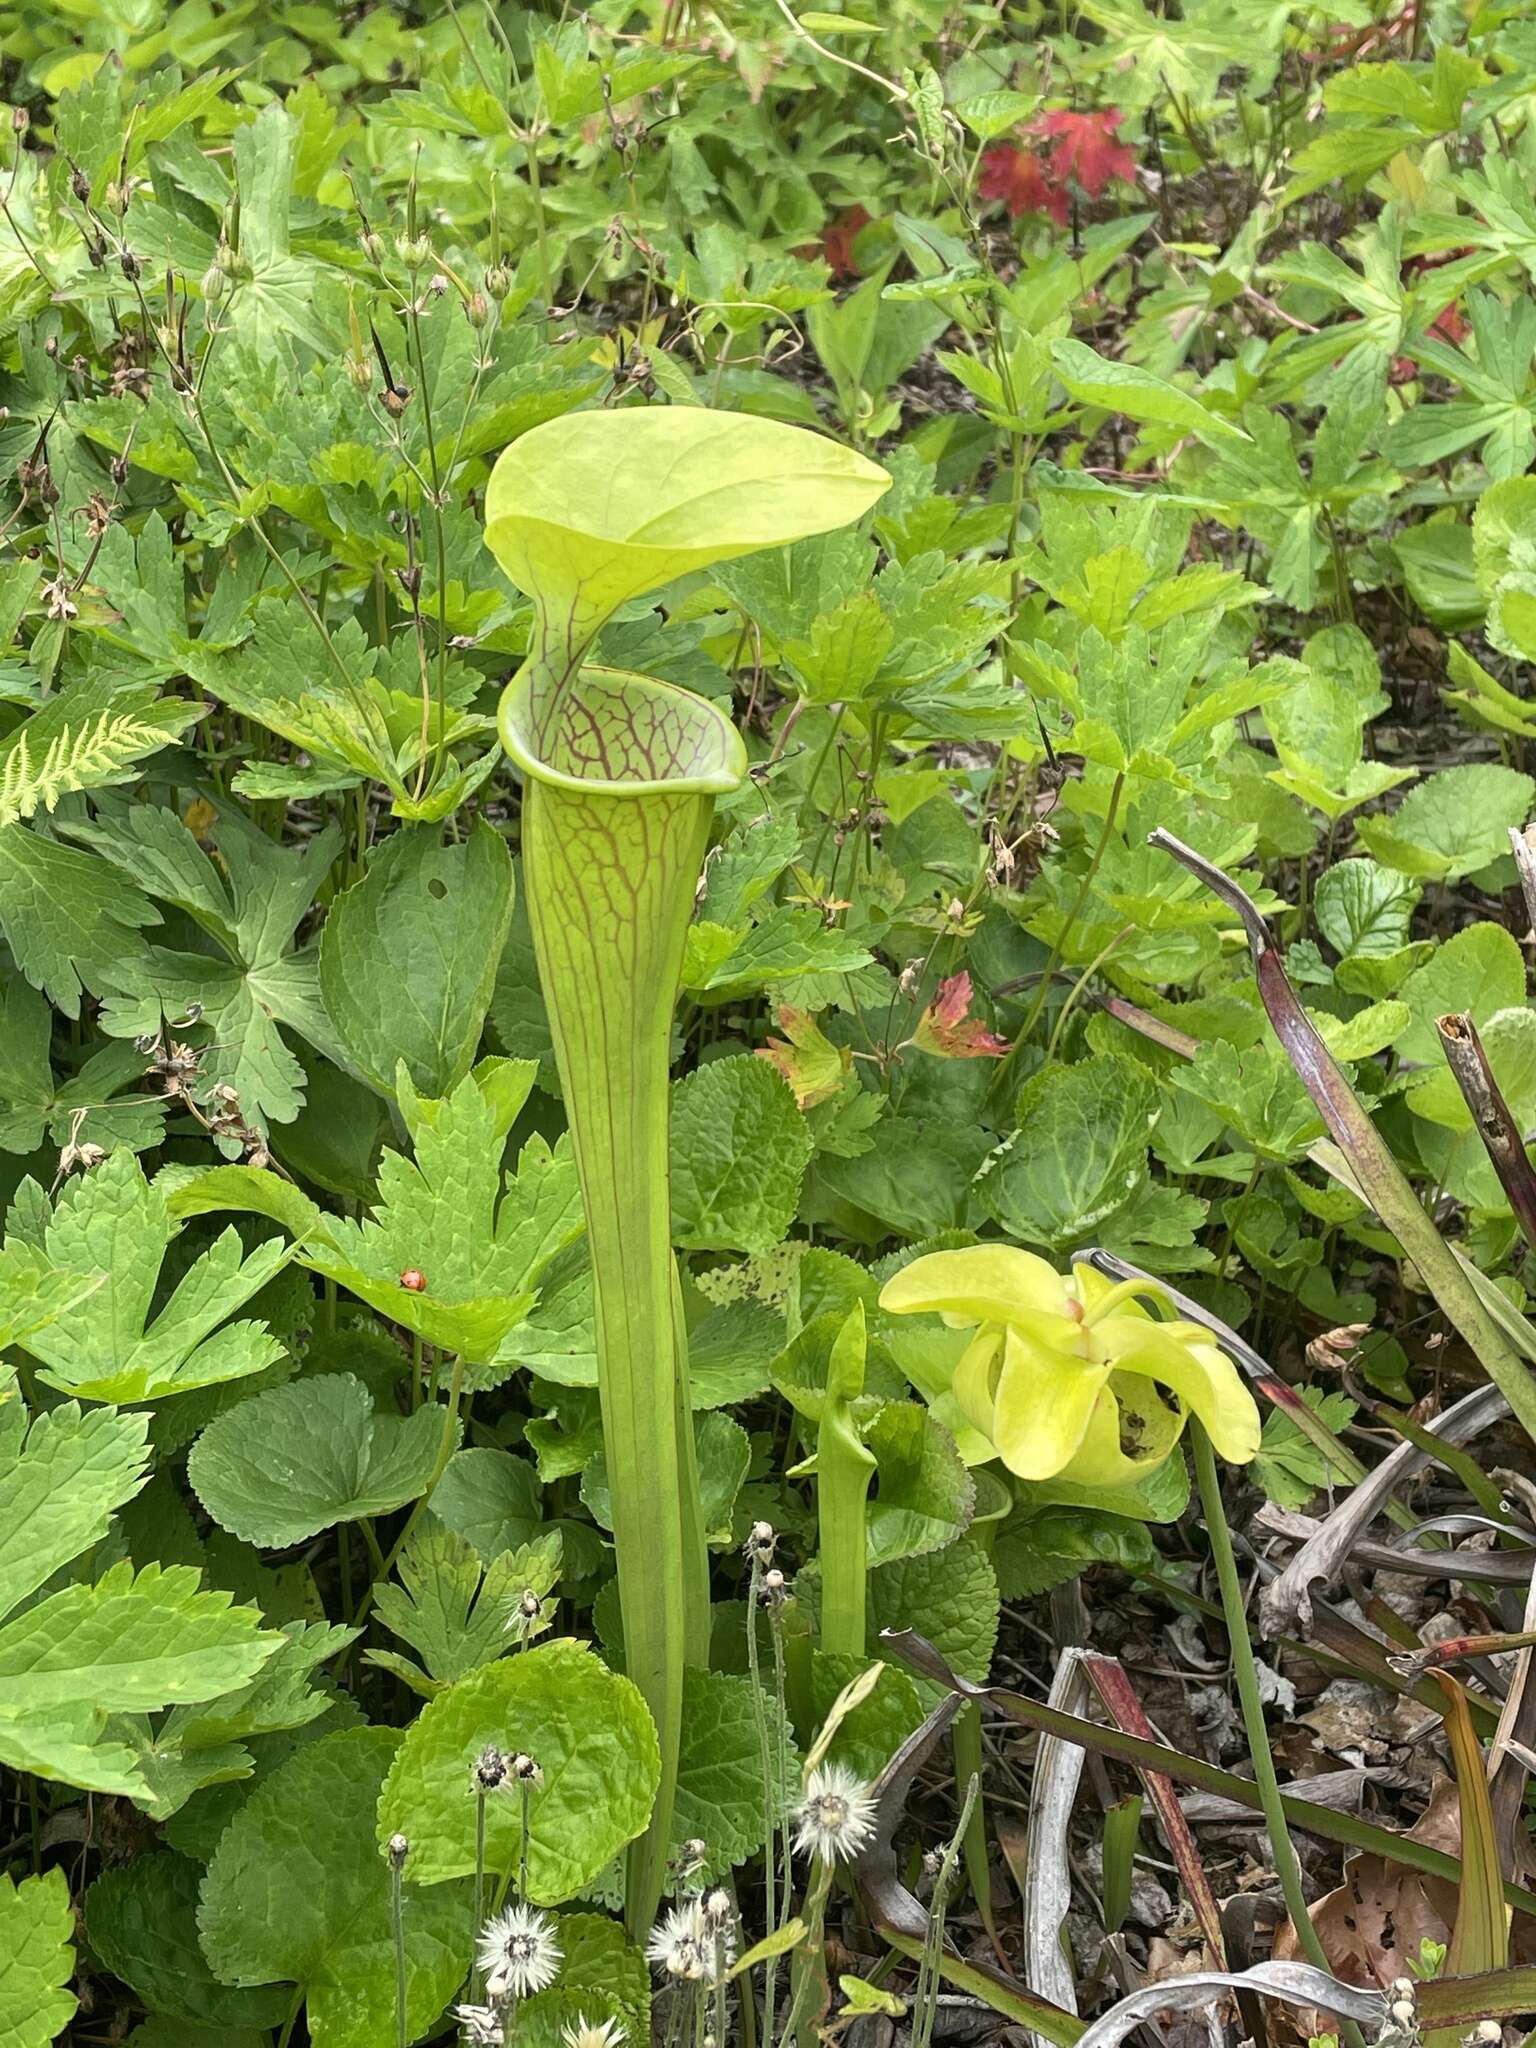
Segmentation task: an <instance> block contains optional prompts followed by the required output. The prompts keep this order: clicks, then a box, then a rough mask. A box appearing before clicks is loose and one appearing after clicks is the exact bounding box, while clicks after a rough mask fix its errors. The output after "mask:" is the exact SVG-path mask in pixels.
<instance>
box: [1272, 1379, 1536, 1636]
mask: <svg viewBox="0 0 1536 2048" xmlns="http://www.w3.org/2000/svg"><path fill="white" fill-rule="evenodd" d="M1508 1412H1509V1403H1508V1402H1507V1401H1506V1400H1505V1398H1504V1396H1503V1394H1502V1393H1501V1392H1500V1391H1499V1389H1498V1388H1497V1387H1476V1388H1474V1389H1473V1391H1472V1392H1471V1393H1470V1394H1463V1396H1462V1397H1461V1399H1460V1400H1459V1401H1457V1402H1455V1403H1454V1404H1453V1405H1452V1406H1451V1407H1449V1408H1447V1409H1446V1411H1445V1413H1444V1414H1443V1415H1440V1416H1438V1417H1437V1418H1436V1419H1435V1421H1434V1422H1433V1423H1430V1424H1428V1425H1427V1426H1426V1430H1425V1434H1426V1435H1430V1436H1435V1437H1438V1438H1439V1439H1440V1440H1441V1441H1442V1442H1444V1443H1447V1444H1461V1443H1466V1442H1467V1441H1468V1440H1469V1439H1470V1438H1472V1437H1474V1436H1476V1435H1477V1434H1478V1432H1479V1431H1480V1430H1483V1429H1486V1428H1487V1427H1488V1425H1489V1424H1490V1423H1492V1422H1497V1421H1498V1420H1499V1418H1500V1417H1501V1416H1503V1415H1506V1414H1507V1413H1508ZM1429 1462H1430V1453H1429V1452H1428V1451H1426V1450H1422V1449H1420V1447H1419V1446H1418V1445H1417V1444H1411V1443H1404V1444H1399V1445H1398V1447H1397V1449H1396V1450H1395V1451H1391V1452H1389V1453H1388V1455H1387V1456H1386V1457H1385V1458H1383V1459H1382V1461H1381V1463H1380V1464H1379V1465H1378V1466H1376V1468H1375V1470H1374V1471H1372V1472H1370V1473H1368V1474H1367V1475H1366V1477H1365V1478H1364V1479H1362V1480H1361V1481H1360V1482H1359V1484H1358V1485H1357V1486H1355V1487H1353V1488H1352V1489H1351V1490H1350V1492H1349V1493H1348V1494H1346V1495H1345V1497H1344V1499H1343V1500H1341V1501H1340V1502H1339V1503H1338V1505H1337V1506H1336V1507H1335V1508H1334V1510H1333V1513H1332V1514H1331V1515H1329V1516H1328V1517H1327V1519H1326V1520H1325V1521H1324V1522H1322V1523H1321V1525H1320V1526H1319V1528H1318V1530H1317V1532H1316V1534H1315V1535H1312V1536H1309V1537H1308V1538H1307V1540H1306V1542H1305V1543H1303V1544H1302V1546H1301V1548H1300V1550H1298V1551H1297V1553H1296V1555H1295V1556H1294V1557H1293V1558H1292V1559H1291V1561H1290V1563H1289V1564H1288V1565H1286V1567H1285V1569H1284V1570H1283V1571H1281V1572H1280V1573H1279V1574H1278V1575H1277V1576H1276V1577H1275V1578H1274V1579H1273V1580H1271V1582H1270V1583H1269V1585H1267V1586H1266V1587H1265V1588H1264V1590H1263V1592H1262V1593H1261V1594H1260V1595H1259V1625H1260V1627H1261V1628H1262V1629H1263V1631H1264V1634H1265V1635H1266V1636H1276V1635H1283V1634H1284V1633H1285V1631H1286V1630H1287V1629H1290V1628H1294V1627H1295V1626H1296V1625H1297V1624H1298V1623H1299V1624H1300V1625H1301V1627H1302V1628H1308V1627H1310V1626H1311V1621H1312V1588H1313V1587H1314V1586H1316V1585H1323V1584H1326V1583H1327V1582H1328V1581H1329V1580H1330V1579H1332V1578H1333V1576H1334V1575H1335V1573H1336V1572H1337V1571H1338V1570H1339V1568H1340V1567H1341V1565H1342V1564H1343V1562H1344V1560H1345V1558H1346V1557H1348V1555H1349V1553H1350V1552H1351V1551H1352V1550H1353V1549H1354V1547H1355V1544H1356V1542H1357V1541H1358V1539H1359V1538H1360V1537H1361V1536H1362V1535H1364V1533H1365V1531H1366V1529H1368V1528H1369V1526H1370V1524H1371V1523H1372V1522H1373V1521H1374V1520H1375V1519H1376V1517H1377V1515H1379V1514H1380V1513H1381V1512H1382V1510H1383V1509H1384V1508H1385V1506H1386V1504H1387V1502H1388V1501H1389V1500H1390V1499H1391V1497H1392V1495H1393V1493H1394V1492H1395V1491H1396V1489H1397V1488H1398V1487H1399V1486H1400V1485H1401V1484H1402V1482H1403V1481H1404V1480H1405V1479H1408V1478H1411V1477H1412V1475H1413V1474H1414V1473H1415V1472H1418V1471H1420V1470H1421V1469H1422V1468H1423V1467H1424V1466H1425V1465H1427V1464H1429Z"/></svg>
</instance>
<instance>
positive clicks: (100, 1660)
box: [0, 1562, 282, 1715]
mask: <svg viewBox="0 0 1536 2048" xmlns="http://www.w3.org/2000/svg"><path fill="white" fill-rule="evenodd" d="M281 1640H282V1639H281V1637H279V1636H276V1635H273V1634H271V1633H269V1632H267V1631H265V1630H264V1629H263V1627H262V1617H261V1615H260V1613H259V1612H258V1611H257V1610H256V1609H255V1608H254V1607H236V1606H234V1605H233V1604H232V1602H231V1599H230V1596H229V1594H227V1593H205V1592H203V1591H202V1590H201V1575H200V1574H199V1573H198V1572H197V1571H195V1570H194V1569H193V1568H192V1567H191V1566H188V1565H172V1566H170V1567H169V1568H168V1569H162V1567H161V1566H159V1565H146V1566H145V1568H144V1569H143V1571H141V1572H140V1573H138V1574H137V1576H135V1574H134V1570H133V1566H132V1565H131V1564H129V1563H127V1562H124V1563H122V1564H116V1565H113V1566H112V1568H111V1570H110V1571H108V1572H106V1573H105V1574H104V1575H103V1576H102V1577H101V1578H99V1579H98V1580H97V1581H96V1583H95V1585H93V1586H66V1587H65V1588H64V1589H63V1591H62V1592H59V1593H54V1594H53V1595H52V1596H51V1597H50V1598H48V1599H47V1600H43V1601H40V1602H39V1603H38V1605H37V1606H36V1607H31V1608H28V1609H27V1611H26V1612H25V1613H24V1614H20V1615H16V1616H13V1618H12V1619H11V1620H10V1621H8V1622H6V1623H5V1625H4V1626H3V1627H0V1698H3V1699H4V1701H5V1706H6V1711H7V1712H8V1713H14V1714H16V1715H44V1714H48V1713H51V1712H54V1711H59V1710H64V1709H67V1708H70V1707H72V1706H74V1705H76V1704H77V1703H80V1702H88V1703H89V1704H90V1705H91V1706H92V1707H95V1708H105V1709H108V1710H111V1709H117V1710H119V1711H122V1712H127V1713H139V1712H149V1711H152V1710H153V1709H154V1708H156V1707H164V1706H169V1705H171V1704H172V1703H173V1702H175V1701H177V1700H192V1701H195V1700H211V1699H215V1698H217V1696H218V1695H219V1694H220V1693H223V1692H228V1691H229V1690H230V1689H231V1687H233V1686H237V1685H244V1684H246V1683H247V1682H248V1681H249V1680H250V1679H252V1678H254V1677H255V1675H256V1673H257V1672H258V1671H259V1670H260V1669H261V1667H262V1666H263V1665H264V1664H265V1663H266V1662H267V1660H268V1658H269V1657H271V1656H272V1654H273V1652H274V1651H275V1650H276V1649H277V1648H278V1647H279V1645H280V1643H281Z"/></svg>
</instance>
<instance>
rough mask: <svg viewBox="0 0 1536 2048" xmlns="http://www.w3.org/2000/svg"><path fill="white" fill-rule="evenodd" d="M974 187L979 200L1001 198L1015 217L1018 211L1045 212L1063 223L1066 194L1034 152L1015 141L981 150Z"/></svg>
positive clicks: (999, 143)
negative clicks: (1053, 180) (1049, 175)
mask: <svg viewBox="0 0 1536 2048" xmlns="http://www.w3.org/2000/svg"><path fill="white" fill-rule="evenodd" d="M976 189H977V191H978V192H979V193H980V195H981V197H982V198H983V199H1001V200H1002V202H1003V204H1004V205H1005V206H1006V207H1007V209H1008V211H1009V213H1010V214H1011V215H1012V216H1013V218H1014V219H1015V220H1017V219H1018V217H1019V215H1020V214H1021V213H1048V214H1049V215H1050V217H1051V219H1052V220H1053V221H1055V222H1056V223H1057V225H1058V226H1059V227H1065V226H1066V225H1067V221H1068V218H1069V207H1068V202H1067V194H1066V193H1065V192H1064V191H1063V190H1062V188H1061V187H1060V186H1059V185H1057V184H1055V183H1053V182H1052V180H1051V179H1050V178H1049V177H1048V176H1047V175H1046V169H1045V166H1044V165H1043V164H1042V163H1041V161H1040V159H1039V158H1038V157H1037V156H1036V155H1035V153H1034V151H1033V150H1029V149H1020V148H1019V146H1018V144H1017V143H1016V142H997V143H994V144H993V146H992V147H991V148H990V149H989V150H986V151H984V152H983V154H982V159H981V174H980V176H979V177H978V178H977V180H976Z"/></svg>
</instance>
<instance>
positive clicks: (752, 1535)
mask: <svg viewBox="0 0 1536 2048" xmlns="http://www.w3.org/2000/svg"><path fill="white" fill-rule="evenodd" d="M778 1540H779V1535H778V1531H777V1530H776V1529H775V1528H774V1526H773V1524H772V1522H754V1523H753V1524H752V1526H751V1528H750V1529H749V1530H748V1531H747V1540H746V1542H745V1543H744V1544H743V1545H742V1546H741V1547H742V1549H743V1550H744V1551H745V1552H746V1554H747V1556H748V1557H750V1558H756V1559H758V1561H759V1562H760V1563H763V1564H766V1563H767V1561H768V1559H769V1558H770V1557H772V1555H773V1547H774V1545H775V1544H776V1543H777V1542H778Z"/></svg>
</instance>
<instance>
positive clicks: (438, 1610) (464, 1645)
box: [369, 1515, 560, 1699]
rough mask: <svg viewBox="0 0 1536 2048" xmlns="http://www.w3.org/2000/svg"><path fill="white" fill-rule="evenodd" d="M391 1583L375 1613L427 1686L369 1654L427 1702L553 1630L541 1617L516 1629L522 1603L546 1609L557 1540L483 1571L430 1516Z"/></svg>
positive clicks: (467, 1547) (555, 1573) (510, 1554)
mask: <svg viewBox="0 0 1536 2048" xmlns="http://www.w3.org/2000/svg"><path fill="white" fill-rule="evenodd" d="M397 1569H398V1572H399V1575H400V1583H399V1585H398V1586H397V1585H395V1584H394V1583H393V1582H392V1581H391V1582H389V1583H386V1584H384V1585H381V1586H379V1587H378V1588H377V1589H376V1591H375V1594H374V1612H375V1613H376V1614H377V1615H378V1618H379V1620H380V1621H382V1622H383V1624H384V1626H385V1627H386V1628H387V1629H389V1630H390V1632H391V1633H392V1634H394V1635H397V1636H399V1637H400V1638H401V1640H402V1641H404V1642H407V1643H409V1644H410V1645H411V1647H412V1649H414V1650H415V1651H416V1652H417V1653H418V1654H419V1656H420V1657H421V1660H422V1662H423V1663H424V1664H425V1666H426V1669H427V1678H426V1679H425V1680H423V1679H422V1678H421V1677H420V1674H419V1673H418V1674H416V1675H415V1676H412V1675H410V1673H411V1672H414V1670H415V1667H414V1666H411V1667H410V1670H409V1671H407V1670H405V1669H403V1668H402V1666H403V1665H404V1664H405V1660H404V1659H400V1658H388V1653H386V1652H382V1651H370V1652H369V1656H370V1657H371V1658H372V1660H373V1661H374V1662H376V1663H385V1662H386V1660H387V1668H389V1669H391V1670H395V1671H399V1672H400V1675H401V1676H402V1677H404V1678H405V1679H406V1683H407V1684H408V1685H411V1686H413V1687H414V1689H415V1690H416V1691H418V1692H420V1693H423V1694H424V1695H425V1696H426V1697H427V1698H428V1699H430V1698H431V1697H432V1696H433V1695H434V1694H435V1693H437V1692H440V1691H441V1690H442V1688H443V1686H444V1685H449V1684H452V1683H453V1681H454V1680H455V1679H458V1678H463V1677H465V1676H466V1675H467V1674H468V1673H469V1672H471V1671H477V1670H478V1669H479V1668H480V1667H481V1665H483V1664H492V1663H494V1662H495V1660H496V1659H497V1658H498V1657H504V1656H506V1654H507V1653H508V1651H510V1650H515V1649H517V1648H519V1647H520V1645H522V1644H524V1643H527V1642H530V1641H532V1640H533V1638H534V1637H536V1636H538V1635H540V1634H542V1632H543V1631H544V1630H545V1629H546V1628H548V1626H549V1622H548V1619H547V1618H546V1617H544V1616H543V1615H542V1614H541V1615H540V1616H539V1617H538V1618H536V1619H534V1620H532V1621H531V1622H524V1623H522V1625H521V1626H519V1627H517V1628H516V1629H514V1627H513V1623H514V1621H517V1620H519V1616H518V1602H519V1601H520V1600H521V1599H522V1598H523V1596H524V1595H525V1594H526V1593H533V1594H534V1595H535V1596H536V1597H537V1598H538V1599H539V1600H540V1601H541V1602H542V1601H544V1600H546V1599H547V1598H548V1596H549V1594H550V1593H551V1592H553V1590H554V1587H555V1583H556V1581H557V1580H558V1579H559V1576H560V1537H559V1534H558V1533H557V1532H554V1531H551V1533H550V1534H549V1535H547V1536H542V1537H539V1538H537V1539H535V1541H534V1542H532V1543H527V1544H523V1545H522V1546H520V1547H519V1548H518V1549H516V1550H506V1551H502V1552H501V1553H500V1554H499V1555H498V1556H497V1557H496V1559H495V1560H494V1562H493V1563H492V1564H491V1565H490V1566H489V1567H488V1568H487V1569H486V1570H485V1571H484V1572H482V1570H481V1565H480V1560H479V1558H478V1557H477V1556H476V1554H475V1550H474V1546H473V1545H472V1544H471V1543H469V1542H468V1541H467V1540H466V1538H464V1537H462V1536H460V1535H457V1534H456V1533H455V1532H454V1531H453V1530H452V1529H450V1528H448V1527H447V1526H446V1525H445V1524H444V1523H442V1522H441V1521H439V1520H438V1518H437V1516H436V1515H429V1516H428V1517H427V1518H426V1520H425V1521H424V1522H423V1523H422V1524H421V1526H420V1527H419V1528H418V1529H417V1531H416V1533H415V1535H413V1536H412V1538H411V1540H410V1542H409V1544H408V1545H407V1546H406V1548H405V1550H404V1552H403V1553H402V1554H401V1558H400V1562H399V1565H398V1567H397Z"/></svg>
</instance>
